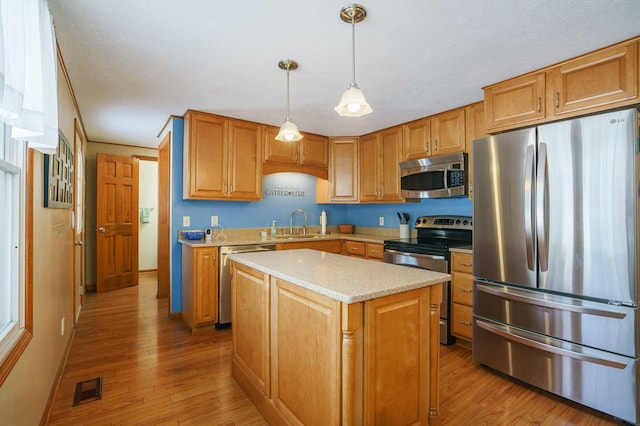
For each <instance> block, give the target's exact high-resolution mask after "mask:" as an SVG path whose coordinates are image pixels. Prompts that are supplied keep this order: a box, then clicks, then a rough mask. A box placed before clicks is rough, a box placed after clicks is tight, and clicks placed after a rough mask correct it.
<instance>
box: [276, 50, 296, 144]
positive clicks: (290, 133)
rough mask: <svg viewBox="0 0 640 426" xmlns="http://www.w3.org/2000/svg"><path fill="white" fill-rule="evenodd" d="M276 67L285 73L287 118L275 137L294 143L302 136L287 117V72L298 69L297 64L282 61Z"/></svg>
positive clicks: (285, 60) (289, 60) (287, 60)
mask: <svg viewBox="0 0 640 426" xmlns="http://www.w3.org/2000/svg"><path fill="white" fill-rule="evenodd" d="M278 67H279V68H280V69H282V70H286V71H287V118H285V119H284V123H282V126H280V132H278V135H277V136H276V140H278V141H282V142H295V141H299V140H300V139H302V135H301V134H300V132H299V131H298V126H296V125H295V123H294V122H293V121H291V117H290V116H289V71H293V70H296V69H298V63H297V62H296V61H293V60H291V59H283V60H282V61H280V62H278Z"/></svg>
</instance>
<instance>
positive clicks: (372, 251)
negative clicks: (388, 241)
mask: <svg viewBox="0 0 640 426" xmlns="http://www.w3.org/2000/svg"><path fill="white" fill-rule="evenodd" d="M367 257H368V258H369V259H384V246H383V245H382V244H374V243H367Z"/></svg>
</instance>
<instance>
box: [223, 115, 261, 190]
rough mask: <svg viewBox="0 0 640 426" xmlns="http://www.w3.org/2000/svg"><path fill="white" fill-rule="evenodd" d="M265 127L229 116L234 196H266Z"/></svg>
mask: <svg viewBox="0 0 640 426" xmlns="http://www.w3.org/2000/svg"><path fill="white" fill-rule="evenodd" d="M261 136H262V129H261V126H260V125H259V124H256V123H251V122H248V121H240V120H229V150H230V152H229V187H228V189H227V194H228V197H229V198H231V199H234V200H247V201H251V200H260V199H261V198H262V161H261V158H262V157H261V151H262V149H261V147H262V144H261V143H260V141H261Z"/></svg>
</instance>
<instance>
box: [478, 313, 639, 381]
mask: <svg viewBox="0 0 640 426" xmlns="http://www.w3.org/2000/svg"><path fill="white" fill-rule="evenodd" d="M476 325H477V326H478V327H480V328H482V329H484V330H486V331H488V332H489V333H493V334H497V335H498V336H500V337H502V338H504V339H506V340H511V341H515V342H516V343H520V344H522V345H525V346H529V347H531V348H534V349H539V350H541V351H545V352H551V353H554V354H556V355H560V356H568V357H570V358H574V359H577V360H580V361H586V362H591V363H594V364H600V365H604V366H607V367H612V368H618V369H620V370H624V369H625V368H627V365H626V364H624V363H621V362H616V361H613V360H610V359H604V358H597V357H594V356H591V355H585V354H581V353H578V352H574V351H570V350H568V349H563V348H558V347H556V346H553V345H548V344H545V343H541V342H536V341H535V340H530V339H527V338H524V337H521V336H518V335H516V334H512V333H508V332H506V331H503V330H501V329H499V328H497V327H494V326H492V325H491V324H487V323H485V322H484V321H480V320H476Z"/></svg>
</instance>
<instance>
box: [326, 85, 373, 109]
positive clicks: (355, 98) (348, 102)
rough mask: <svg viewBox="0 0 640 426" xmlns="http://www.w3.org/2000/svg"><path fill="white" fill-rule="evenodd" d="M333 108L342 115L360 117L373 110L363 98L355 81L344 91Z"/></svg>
mask: <svg viewBox="0 0 640 426" xmlns="http://www.w3.org/2000/svg"><path fill="white" fill-rule="evenodd" d="M334 109H335V110H336V112H337V113H338V114H340V115H341V116H343V117H362V116H363V115H367V114H369V113H370V112H372V111H373V110H372V109H371V106H369V104H368V103H367V100H366V99H365V98H364V93H362V90H360V88H359V87H358V85H357V84H355V83H354V84H352V85H350V86H349V88H348V89H347V90H345V91H344V93H343V94H342V97H341V98H340V103H339V104H338V106H337V107H335V108H334Z"/></svg>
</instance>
